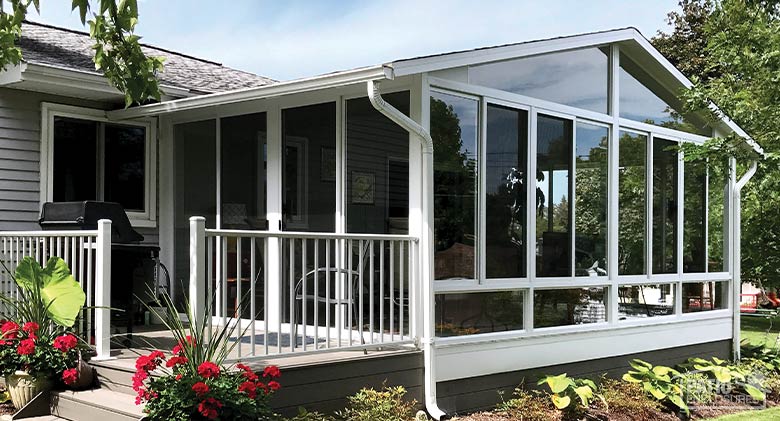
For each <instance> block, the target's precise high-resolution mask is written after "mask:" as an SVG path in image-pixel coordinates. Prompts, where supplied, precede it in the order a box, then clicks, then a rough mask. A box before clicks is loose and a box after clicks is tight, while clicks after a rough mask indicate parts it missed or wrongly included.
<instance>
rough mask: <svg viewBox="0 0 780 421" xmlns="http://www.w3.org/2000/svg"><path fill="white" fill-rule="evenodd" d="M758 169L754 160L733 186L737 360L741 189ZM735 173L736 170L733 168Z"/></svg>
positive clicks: (736, 342) (735, 343)
mask: <svg viewBox="0 0 780 421" xmlns="http://www.w3.org/2000/svg"><path fill="white" fill-rule="evenodd" d="M757 169H758V161H757V160H754V161H753V162H752V163H751V164H750V168H749V169H748V170H747V172H745V174H744V175H742V177H741V178H740V179H739V181H737V182H736V183H735V184H734V190H733V192H732V197H733V199H732V200H734V202H733V203H734V208H733V209H734V212H733V215H732V221H731V223H732V234H733V236H732V240H731V241H732V244H733V247H732V255H731V267H732V268H733V281H732V282H733V283H734V287H733V291H734V293H733V299H732V307H733V311H734V323H732V325H733V331H732V345H731V346H732V352H733V354H734V359H735V360H739V359H740V358H741V357H742V355H741V351H740V327H741V326H740V306H739V302H740V292H741V290H742V256H741V254H742V226H741V223H742V198H741V195H742V188H743V187H745V185H746V184H747V183H748V181H750V179H751V178H753V175H755V174H756V170H757ZM735 171H736V168H735Z"/></svg>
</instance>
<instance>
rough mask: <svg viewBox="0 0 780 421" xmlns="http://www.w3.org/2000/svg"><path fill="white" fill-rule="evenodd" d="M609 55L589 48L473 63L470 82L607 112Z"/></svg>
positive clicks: (602, 49)
mask: <svg viewBox="0 0 780 421" xmlns="http://www.w3.org/2000/svg"><path fill="white" fill-rule="evenodd" d="M608 56H609V53H608V50H607V49H605V48H585V49H581V50H574V51H565V52H561V53H553V54H545V55H539V56H533V57H524V58H519V59H515V60H508V61H501V62H495V63H488V64H482V65H479V66H471V67H470V68H469V83H471V84H474V85H482V86H486V87H489V88H494V89H500V90H502V91H508V92H513V93H517V94H521V95H526V96H530V97H534V98H540V99H544V100H547V101H552V102H557V103H559V104H564V105H570V106H572V107H578V108H584V109H586V110H591V111H596V112H599V113H604V114H606V113H607V89H608V88H607V78H608V74H609V60H608V58H607V57H608Z"/></svg>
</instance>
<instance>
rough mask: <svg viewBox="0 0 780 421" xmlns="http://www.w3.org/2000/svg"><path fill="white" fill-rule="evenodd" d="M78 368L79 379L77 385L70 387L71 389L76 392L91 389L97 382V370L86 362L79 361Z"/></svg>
mask: <svg viewBox="0 0 780 421" xmlns="http://www.w3.org/2000/svg"><path fill="white" fill-rule="evenodd" d="M77 368H78V372H79V378H78V380H76V383H74V384H72V385H70V386H69V387H70V388H71V389H74V390H81V389H87V388H89V387H91V386H92V384H93V383H94V382H95V369H93V368H92V366H91V365H89V364H87V362H86V361H84V360H81V361H79V365H78V367H77Z"/></svg>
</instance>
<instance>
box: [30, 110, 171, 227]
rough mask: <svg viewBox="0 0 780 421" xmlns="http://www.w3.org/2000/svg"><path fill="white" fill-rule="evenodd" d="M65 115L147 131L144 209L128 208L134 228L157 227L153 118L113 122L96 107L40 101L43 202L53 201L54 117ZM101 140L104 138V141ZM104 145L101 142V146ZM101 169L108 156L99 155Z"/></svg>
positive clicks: (100, 179)
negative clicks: (137, 210) (134, 210)
mask: <svg viewBox="0 0 780 421" xmlns="http://www.w3.org/2000/svg"><path fill="white" fill-rule="evenodd" d="M55 117H65V118H72V119H78V120H87V121H92V122H97V123H102V124H104V125H105V124H115V125H120V126H121V125H123V126H137V127H143V128H144V129H145V133H146V144H145V146H144V153H145V157H144V159H145V162H144V165H145V171H144V211H143V212H133V211H127V217H128V218H129V219H130V223H131V224H132V226H133V227H148V228H154V227H156V226H157V125H156V124H155V119H154V118H144V119H138V120H133V121H121V122H115V121H111V120H109V119H108V118H107V117H106V113H105V111H103V110H98V109H94V108H85V107H76V106H72V105H64V104H56V103H47V102H44V103H42V104H41V151H40V152H41V159H40V173H41V174H40V175H41V181H40V183H41V184H40V185H41V188H40V203H41V206H43V203H45V202H51V201H53V200H54V129H53V128H54V119H55ZM101 142H102V141H101ZM103 147H104V145H103V144H102V143H101V144H99V145H98V148H99V149H102V148H103ZM97 165H98V168H99V169H100V170H101V174H102V171H103V169H104V168H105V156H104V155H103V154H100V155H99V157H98V161H97ZM97 181H98V190H99V191H98V192H96V193H97V195H98V196H97V197H98V199H100V198H101V197H102V195H103V191H102V189H103V181H104V180H103V177H102V176H99V177H98V180H97Z"/></svg>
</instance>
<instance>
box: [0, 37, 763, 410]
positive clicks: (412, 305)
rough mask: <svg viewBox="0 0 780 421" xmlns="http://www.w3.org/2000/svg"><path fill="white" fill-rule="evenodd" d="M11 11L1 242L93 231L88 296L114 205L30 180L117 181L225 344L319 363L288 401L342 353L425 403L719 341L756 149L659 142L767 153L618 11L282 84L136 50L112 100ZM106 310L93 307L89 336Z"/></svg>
mask: <svg viewBox="0 0 780 421" xmlns="http://www.w3.org/2000/svg"><path fill="white" fill-rule="evenodd" d="M24 33H25V37H26V38H25V39H23V40H22V44H21V45H22V48H23V50H24V54H25V57H26V60H27V61H26V62H25V63H24V64H22V65H20V66H18V67H15V68H10V69H8V70H6V71H5V72H4V73H2V74H0V113H2V114H0V149H2V150H3V153H2V155H1V156H0V191H2V198H0V205H1V206H2V209H0V230H2V231H4V232H3V233H2V234H0V253H4V256H6V257H5V258H6V259H7V260H8V261H9V262H11V263H13V259H14V258H15V257H14V256H16V255H18V254H20V253H21V254H25V253H27V254H30V253H37V254H36V255H38V254H40V255H41V256H46V255H49V254H64V255H66V257H68V256H67V255H68V253H69V252H70V253H71V254H73V255H75V254H79V253H82V252H83V250H84V247H80V246H81V245H82V244H84V243H85V242H86V243H88V244H90V245H91V244H92V242H93V241H95V242H96V243H97V244H98V246H97V247H89V248H88V249H89V251H88V252H87V253H91V254H89V256H90V258H89V262H91V261H92V260H91V258H92V256H93V254H94V258H95V260H96V261H97V269H96V270H95V271H94V279H93V277H91V275H92V274H93V272H92V271H91V270H90V269H89V267H87V268H86V269H83V268H82V266H85V262H87V258H84V257H81V255H79V257H72V259H73V260H72V261H73V262H76V263H74V264H72V265H76V266H78V270H77V271H76V272H77V277H79V279H80V281H82V282H83V283H84V285H85V288H88V289H89V292H88V296H89V297H90V298H89V299H90V300H92V301H90V302H91V303H93V304H101V303H103V304H105V303H107V300H108V297H109V296H110V294H109V291H110V288H111V282H110V268H107V267H108V266H110V261H111V259H110V258H107V257H106V256H104V254H105V253H106V251H105V250H106V247H110V239H107V237H106V231H105V230H106V229H107V228H106V226H105V225H101V228H99V229H98V230H96V231H82V232H80V234H78V235H76V234H68V233H67V232H56V233H49V234H46V233H45V232H41V231H38V230H39V228H38V227H37V223H36V221H37V218H38V216H39V210H40V206H41V205H42V203H44V202H51V201H54V202H57V201H82V200H105V201H112V202H119V203H120V204H122V205H123V206H124V208H125V210H126V211H127V215H128V217H129V219H130V221H131V223H132V224H133V226H134V227H136V228H137V230H138V231H139V232H141V233H142V234H144V236H145V241H147V242H149V243H154V244H157V245H159V247H160V260H161V261H162V263H163V264H164V266H165V267H166V268H167V269H168V271H169V272H170V281H169V282H164V283H163V285H158V287H160V286H162V287H164V288H167V289H168V290H169V291H170V292H171V294H172V295H173V296H174V297H177V298H179V299H182V298H183V297H188V298H189V300H190V303H191V304H192V306H193V309H194V311H195V313H196V317H197V318H198V320H204V321H208V322H210V323H216V324H218V323H239V324H240V326H243V327H246V328H247V329H248V331H247V333H244V334H242V335H238V336H240V337H236V338H235V340H236V341H238V342H239V344H240V345H239V346H238V348H237V355H236V357H237V358H242V359H244V360H248V361H268V360H269V359H273V358H280V357H285V358H291V357H290V355H296V354H297V355H300V356H304V357H305V360H306V363H302V362H299V363H296V364H297V365H296V364H292V366H294V368H291V369H293V370H294V369H297V370H301V371H299V372H298V373H299V374H298V375H297V376H298V377H296V379H299V378H300V379H303V378H305V377H306V373H307V372H306V371H305V370H307V368H306V367H310V368H311V367H314V365H316V364H319V365H317V368H316V370H319V371H317V373H321V374H318V376H321V378H320V380H319V381H320V382H321V383H316V382H314V380H311V379H309V380H308V381H309V383H308V386H311V387H309V388H308V389H307V388H305V387H303V386H301V387H300V388H299V389H296V390H298V392H299V393H298V397H299V398H300V399H303V401H297V402H295V403H293V401H292V400H288V401H285V402H286V403H285V404H284V405H282V406H284V407H285V408H294V406H295V405H296V404H300V403H311V404H313V405H315V406H316V404H317V403H323V402H324V401H328V402H329V404H331V405H335V403H334V402H337V401H338V400H337V397H335V396H334V395H333V394H334V393H340V392H343V390H341V389H339V388H340V387H341V386H336V385H335V383H336V382H331V383H327V382H328V380H329V379H331V378H332V377H328V376H333V375H335V374H334V373H335V372H336V371H338V372H339V373H340V374H339V375H346V374H344V372H345V371H346V372H351V373H353V375H352V377H350V380H349V381H343V382H338V383H339V384H341V385H343V384H349V385H350V387H359V386H358V385H360V384H361V382H363V383H370V382H373V383H372V384H376V383H377V382H379V383H381V380H382V379H384V378H386V377H388V376H391V377H392V380H391V382H393V381H394V382H398V383H402V384H406V385H407V386H408V387H409V388H410V390H411V391H412V392H413V394H414V395H416V396H417V397H418V398H419V399H420V400H421V401H422V402H424V403H425V405H426V407H427V409H428V411H429V412H430V413H431V414H432V415H434V416H435V417H436V418H437V419H439V418H442V417H444V416H445V413H446V414H452V413H456V412H463V411H467V410H472V409H476V408H483V407H486V406H489V405H491V404H493V403H495V402H496V401H497V400H498V399H499V396H498V394H497V393H496V390H508V391H511V390H512V388H514V387H515V386H516V385H517V384H518V383H520V382H521V381H522V380H523V379H526V380H527V381H532V380H534V379H535V378H536V377H538V375H540V374H552V373H558V372H568V373H569V374H572V375H574V374H598V373H601V372H607V371H611V372H613V373H618V372H620V370H623V369H624V367H626V362H627V361H628V360H630V359H631V358H636V357H640V358H643V359H648V360H652V361H659V362H660V361H664V362H678V361H681V360H683V359H685V358H687V357H688V356H692V355H697V354H715V355H720V356H729V355H731V354H732V353H738V349H739V347H738V341H739V306H737V305H736V303H737V302H738V300H739V295H738V294H739V288H738V286H739V285H740V282H739V259H738V256H739V224H738V221H739V206H738V204H739V189H740V188H741V187H742V186H743V185H744V184H745V183H746V182H747V181H748V180H749V179H750V177H751V176H752V174H753V171H754V169H755V166H753V167H752V170H749V171H748V172H747V173H746V174H744V175H740V177H739V178H738V177H737V174H736V173H735V171H734V168H735V165H734V163H729V164H730V165H721V166H717V165H715V164H714V163H713V165H709V166H708V165H705V164H703V163H695V162H691V163H689V162H684V161H683V160H682V157H681V156H680V154H681V152H678V150H677V149H676V148H675V146H677V145H679V144H680V143H684V142H693V143H702V142H704V141H705V140H706V139H708V138H709V137H711V136H715V135H724V134H727V133H737V134H739V135H740V136H743V137H744V138H745V147H746V148H752V149H754V150H755V151H756V153H757V154H761V153H762V151H761V149H760V147H758V146H757V145H755V144H754V143H753V142H752V141H751V140H750V139H749V137H748V136H747V134H745V133H744V132H743V131H742V130H741V129H740V128H739V127H738V126H737V125H736V124H734V123H733V122H732V121H730V120H728V119H727V118H724V119H723V120H722V121H719V122H717V124H708V123H707V122H706V120H705V119H703V118H702V117H701V116H698V115H696V114H690V113H684V112H683V110H682V106H681V104H680V101H679V100H678V99H677V93H679V92H680V90H681V89H683V88H685V87H686V86H689V85H690V82H689V81H688V80H687V79H686V78H685V77H684V76H683V75H682V74H681V73H680V72H679V71H678V70H677V69H675V68H674V67H673V66H672V65H671V64H670V63H669V62H668V61H667V60H666V59H664V58H663V57H662V56H661V55H660V53H659V52H658V51H656V50H655V49H654V48H653V47H652V46H651V44H650V43H649V42H648V41H647V40H646V39H645V38H644V37H643V36H642V35H641V34H640V33H639V32H638V31H637V30H635V29H633V28H625V29H618V30H612V31H605V32H597V33H590V34H584V35H576V36H568V37H561V38H554V39H546V40H539V41H531V42H524V43H518V44H509V45H503V46H497V47H489V48H482V49H476V50H470V51H461V52H454V53H447V54H440V55H434V56H426V57H417V58H411V59H403V60H397V61H393V62H390V63H385V64H382V65H377V66H371V67H364V68H359V69H353V70H347V71H339V72H334V73H329V74H325V75H321V76H315V77H311V78H306V79H299V80H293V81H285V82H279V81H273V80H270V79H267V78H263V77H260V76H255V75H251V74H248V73H244V72H240V71H237V70H233V69H228V68H226V67H224V66H221V65H219V64H217V63H212V62H208V61H205V60H201V59H196V58H192V57H188V56H185V55H182V54H178V53H173V52H169V51H165V50H162V49H158V48H154V47H146V48H147V50H146V51H147V52H148V53H150V54H160V55H164V56H165V57H166V70H165V73H163V74H162V75H161V83H162V86H163V90H164V91H165V95H166V98H165V99H164V100H163V101H162V102H160V103H153V104H148V105H143V106H137V107H132V108H128V109H123V106H122V104H121V95H119V93H118V92H116V91H115V90H113V89H112V88H110V87H109V86H108V85H107V84H106V83H105V81H104V80H103V79H102V78H101V77H100V76H99V75H98V74H97V73H95V72H94V71H93V70H92V65H91V64H90V62H89V54H90V53H89V41H88V40H87V38H86V35H85V34H82V33H77V32H73V31H68V30H64V29H60V28H54V27H50V26H45V25H39V24H33V23H28V24H26V26H25V28H24ZM724 168H725V169H724ZM96 175H97V176H96ZM101 229H102V230H104V231H101ZM16 231H25V232H22V233H18V232H16ZM15 232H16V233H15ZM68 235H71V236H68ZM58 236H60V237H63V238H65V240H63V241H62V246H60V244H61V242H60V239H58V238H59V237H58ZM109 237H110V236H109ZM68 244H70V245H71V246H72V247H70V248H68V246H67V245H68ZM77 244H78V246H77ZM63 250H64V252H63ZM77 250H78V251H77ZM101 256H102V257H101ZM86 266H88V265H86ZM4 288H6V289H8V288H10V282H8V280H7V279H6V280H5V284H4ZM242 297H243V298H242ZM108 313H109V312H108V311H107V310H103V309H96V310H94V314H91V315H90V319H89V320H90V321H91V320H94V323H95V324H94V326H90V325H88V327H87V331H90V332H93V331H92V330H91V329H93V328H94V335H95V338H96V344H97V346H98V354H99V357H110V352H111V351H112V349H113V350H114V351H116V349H114V348H116V345H115V344H111V343H109V342H108V339H109V334H110V333H111V332H113V328H114V327H113V326H112V324H111V320H110V315H109V314H108ZM92 318H94V319H92ZM90 323H91V322H90ZM376 349H379V350H380V351H378V352H377V353H373V354H370V355H363V352H364V351H363V350H376ZM356 351H359V352H357V353H355V352H356ZM339 353H342V354H339ZM334 355H348V357H347V358H346V359H342V360H339V361H336V360H329V359H328V358H332V357H333V356H334ZM279 361H283V360H279ZM286 361H290V360H286ZM307 364H309V365H307ZM329 364H331V366H330V367H331V368H330V369H328V367H329ZM349 364H362V365H359V366H353V367H352V368H347V367H350V366H349ZM333 367H338V370H336V369H334V368H333ZM355 367H359V368H355ZM382 367H385V368H384V369H383V368H382ZM389 367H392V369H391V368H389ZM311 370H314V368H311ZM383 370H384V371H383ZM308 373H314V371H310V372H308ZM399 373H400V374H399ZM312 376H314V374H312ZM339 378H340V379H341V377H339ZM296 381H298V380H296ZM300 381H301V382H304V381H303V380H300ZM315 383H316V385H318V386H316V387H315V386H313V385H315ZM301 384H303V383H301ZM323 385H325V386H323ZM312 390H317V392H313V391H312ZM323 390H324V391H323ZM315 395H316V396H315ZM326 396H327V397H326ZM284 399H287V398H284ZM324 406H327V405H324Z"/></svg>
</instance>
